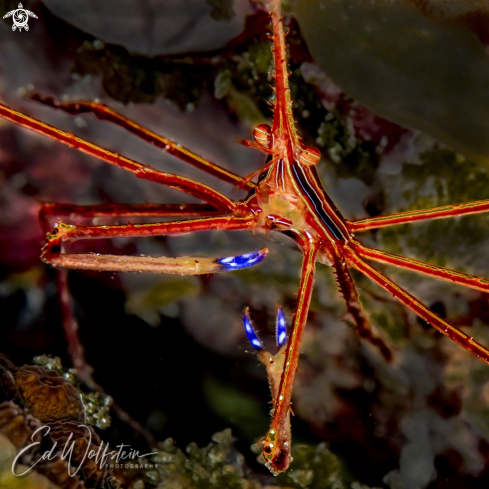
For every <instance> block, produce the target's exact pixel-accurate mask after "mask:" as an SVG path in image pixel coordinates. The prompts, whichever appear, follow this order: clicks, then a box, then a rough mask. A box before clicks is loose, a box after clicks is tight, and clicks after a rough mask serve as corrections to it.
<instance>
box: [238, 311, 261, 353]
mask: <svg viewBox="0 0 489 489" xmlns="http://www.w3.org/2000/svg"><path fill="white" fill-rule="evenodd" d="M243 324H244V329H245V331H246V336H247V337H248V340H249V341H250V343H251V346H252V347H253V348H254V349H255V350H256V351H260V350H263V344H262V342H261V341H260V338H258V335H257V334H256V333H255V330H254V329H253V325H252V324H251V320H250V315H249V313H248V308H246V309H245V312H244V314H243Z"/></svg>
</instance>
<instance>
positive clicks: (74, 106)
mask: <svg viewBox="0 0 489 489" xmlns="http://www.w3.org/2000/svg"><path fill="white" fill-rule="evenodd" d="M26 98H28V99H30V100H35V101H36V102H40V103H42V104H44V105H48V106H49V107H53V108H55V109H61V110H63V111H65V112H67V113H68V114H70V115H78V114H84V113H92V114H93V115H95V117H96V118H97V119H100V120H104V121H109V122H112V123H114V124H116V125H118V126H120V127H122V128H124V129H126V130H127V131H129V132H130V133H132V134H134V135H135V136H137V137H139V138H141V139H143V140H144V141H147V142H148V143H151V144H153V145H154V146H156V147H158V148H160V149H163V150H164V151H166V152H167V153H169V154H171V155H173V156H176V157H177V158H179V159H180V160H182V161H184V162H186V163H190V164H191V165H193V166H195V167H196V168H199V169H200V170H203V171H205V172H206V173H209V174H210V175H213V176H215V177H217V178H219V179H221V180H223V181H225V182H228V183H230V184H232V185H235V186H241V187H244V188H247V189H248V190H251V189H253V188H254V186H255V185H254V184H253V183H250V182H243V178H242V177H240V176H239V175H236V174H235V173H233V172H230V171H229V170H226V169H225V168H222V167H220V166H219V165H216V164H215V163H211V162H210V161H207V160H206V159H204V158H201V157H200V156H198V155H196V154H195V153H192V152H191V151H189V150H188V149H186V148H182V147H181V146H179V145H178V144H176V143H175V142H173V141H172V140H171V139H167V138H165V137H163V136H160V135H159V134H156V133H154V132H153V131H150V130H149V129H147V128H145V127H143V126H141V125H139V124H137V123H136V122H134V121H131V120H130V119H128V118H127V117H124V116H123V115H122V114H120V113H118V112H116V111H115V110H113V109H111V108H110V107H107V105H105V104H101V103H96V102H61V101H60V100H58V99H56V98H55V97H52V96H50V95H46V94H43V93H40V92H31V93H29V94H27V97H26Z"/></svg>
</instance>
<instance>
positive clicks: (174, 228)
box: [41, 216, 266, 275]
mask: <svg viewBox="0 0 489 489" xmlns="http://www.w3.org/2000/svg"><path fill="white" fill-rule="evenodd" d="M254 224H255V221H254V218H253V217H247V218H241V217H233V216H224V217H223V216H220V217H209V218H205V219H194V220H189V221H177V222H165V223H156V224H127V225H118V226H73V225H68V224H63V223H59V224H57V225H56V226H55V227H54V229H53V231H52V232H51V234H50V235H49V236H48V238H47V240H46V244H45V245H44V247H43V250H42V254H41V258H42V260H44V261H45V262H46V263H49V264H51V265H54V266H57V267H63V268H74V269H83V270H99V271H102V270H105V271H124V272H130V271H144V272H152V273H180V274H191V275H196V274H199V273H215V272H219V271H226V270H227V269H232V268H226V266H225V265H224V266H223V265H221V264H220V262H219V260H216V259H209V258H202V259H199V258H190V257H181V258H165V257H160V258H153V257H147V256H115V255H100V254H76V253H75V254H66V253H62V248H61V246H62V244H63V242H65V241H76V240H78V239H88V238H120V237H143V236H161V235H170V234H182V233H188V232H193V231H207V230H222V231H236V230H243V229H251V228H252V227H253V226H254ZM265 254H266V251H265ZM218 265H220V266H218Z"/></svg>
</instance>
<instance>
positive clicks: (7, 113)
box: [0, 104, 235, 212]
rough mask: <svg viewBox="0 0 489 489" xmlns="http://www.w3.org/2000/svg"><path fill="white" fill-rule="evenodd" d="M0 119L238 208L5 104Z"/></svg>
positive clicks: (214, 192)
mask: <svg viewBox="0 0 489 489" xmlns="http://www.w3.org/2000/svg"><path fill="white" fill-rule="evenodd" d="M0 117H2V118H4V119H6V120H8V121H11V122H13V123H15V124H18V125H19V126H22V127H25V128H27V129H30V130H32V131H34V132H37V133H39V134H42V135H44V136H47V137H49V138H51V139H54V140H56V141H59V142H61V143H63V144H66V145H67V146H70V147H72V148H76V149H78V150H79V151H82V152H83V153H86V154H89V155H91V156H95V157H96V158H99V159H101V160H103V161H106V162H107V163H110V164H112V165H115V166H118V167H119V168H123V169H124V170H127V171H130V172H132V173H134V174H135V175H136V176H137V177H138V178H142V179H144V180H150V181H152V182H156V183H159V184H162V185H166V186H168V187H171V188H174V189H177V190H181V191H182V192H185V193H188V194H190V195H193V196H194V197H197V198H199V199H202V200H204V201H205V202H208V203H209V204H211V205H213V206H214V207H216V208H217V209H220V210H223V211H227V212H229V211H231V210H232V209H234V207H235V203H234V202H233V201H232V200H230V199H228V198H227V197H226V196H224V195H223V194H221V193H220V192H218V191H217V190H214V189H212V188H211V187H209V186H207V185H204V184H202V183H199V182H197V181H195V180H192V179H191V178H187V177H183V176H181V175H175V174H173V173H167V172H162V171H159V170H156V169H154V168H151V167H150V166H146V165H143V164H142V163H139V162H137V161H135V160H132V159H130V158H126V157H125V156H121V155H119V154H117V153H115V152H113V151H109V150H107V149H105V148H102V147H100V146H97V145H96V144H93V143H90V142H88V141H86V140H84V139H82V138H79V137H77V136H75V135H73V134H72V133H70V132H66V131H62V130H60V129H56V128H55V127H53V126H50V125H49V124H45V123H44V122H40V121H38V120H36V119H33V118H32V117H29V116H27V115H25V114H22V113H21V112H17V111H15V110H12V109H9V108H8V107H6V106H5V105H2V104H0Z"/></svg>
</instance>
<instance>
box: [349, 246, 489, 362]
mask: <svg viewBox="0 0 489 489" xmlns="http://www.w3.org/2000/svg"><path fill="white" fill-rule="evenodd" d="M344 251H345V257H346V258H347V260H348V262H349V264H350V265H351V266H353V267H354V268H356V269H357V270H359V271H360V272H362V273H363V274H364V275H366V276H367V277H368V278H369V279H370V280H372V281H373V282H375V283H377V284H378V285H380V286H381V287H382V288H383V289H385V290H387V292H389V293H390V294H391V295H392V296H393V297H395V298H396V299H397V300H398V301H399V302H402V303H403V304H404V305H405V306H407V307H408V308H409V309H411V310H412V311H413V312H415V313H416V314H417V315H418V316H419V317H420V318H421V319H424V320H425V321H426V322H427V323H428V324H431V326H433V327H434V328H436V329H437V330H438V331H439V332H440V333H443V334H444V335H445V336H448V337H449V338H450V339H451V340H453V341H455V343H458V344H459V345H460V346H461V347H462V348H465V349H466V350H467V351H468V352H470V353H473V354H474V355H475V356H476V357H478V358H480V359H481V360H483V361H484V362H486V363H487V364H489V350H487V348H485V347H484V346H482V345H481V344H480V343H478V342H477V341H475V340H474V339H473V338H472V337H471V336H469V335H468V334H466V333H464V332H463V331H460V330H459V329H458V328H455V327H454V326H452V325H451V324H449V323H447V322H446V321H445V320H443V319H442V318H441V317H439V316H438V315H437V314H435V313H434V312H433V311H430V310H429V309H428V308H427V307H426V306H425V305H424V304H422V303H421V302H420V301H419V300H418V299H416V298H415V297H414V296H412V295H411V294H410V293H409V292H407V291H406V290H404V289H403V288H402V287H400V286H399V285H397V284H396V283H394V282H393V281H392V280H390V279H389V278H387V277H386V276H385V275H384V274H382V273H381V272H379V271H378V270H376V269H375V268H374V267H372V266H370V265H368V264H367V263H365V262H364V261H363V260H362V259H361V258H359V257H358V256H357V255H356V253H355V251H354V249H353V248H351V247H349V246H345V248H344Z"/></svg>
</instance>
